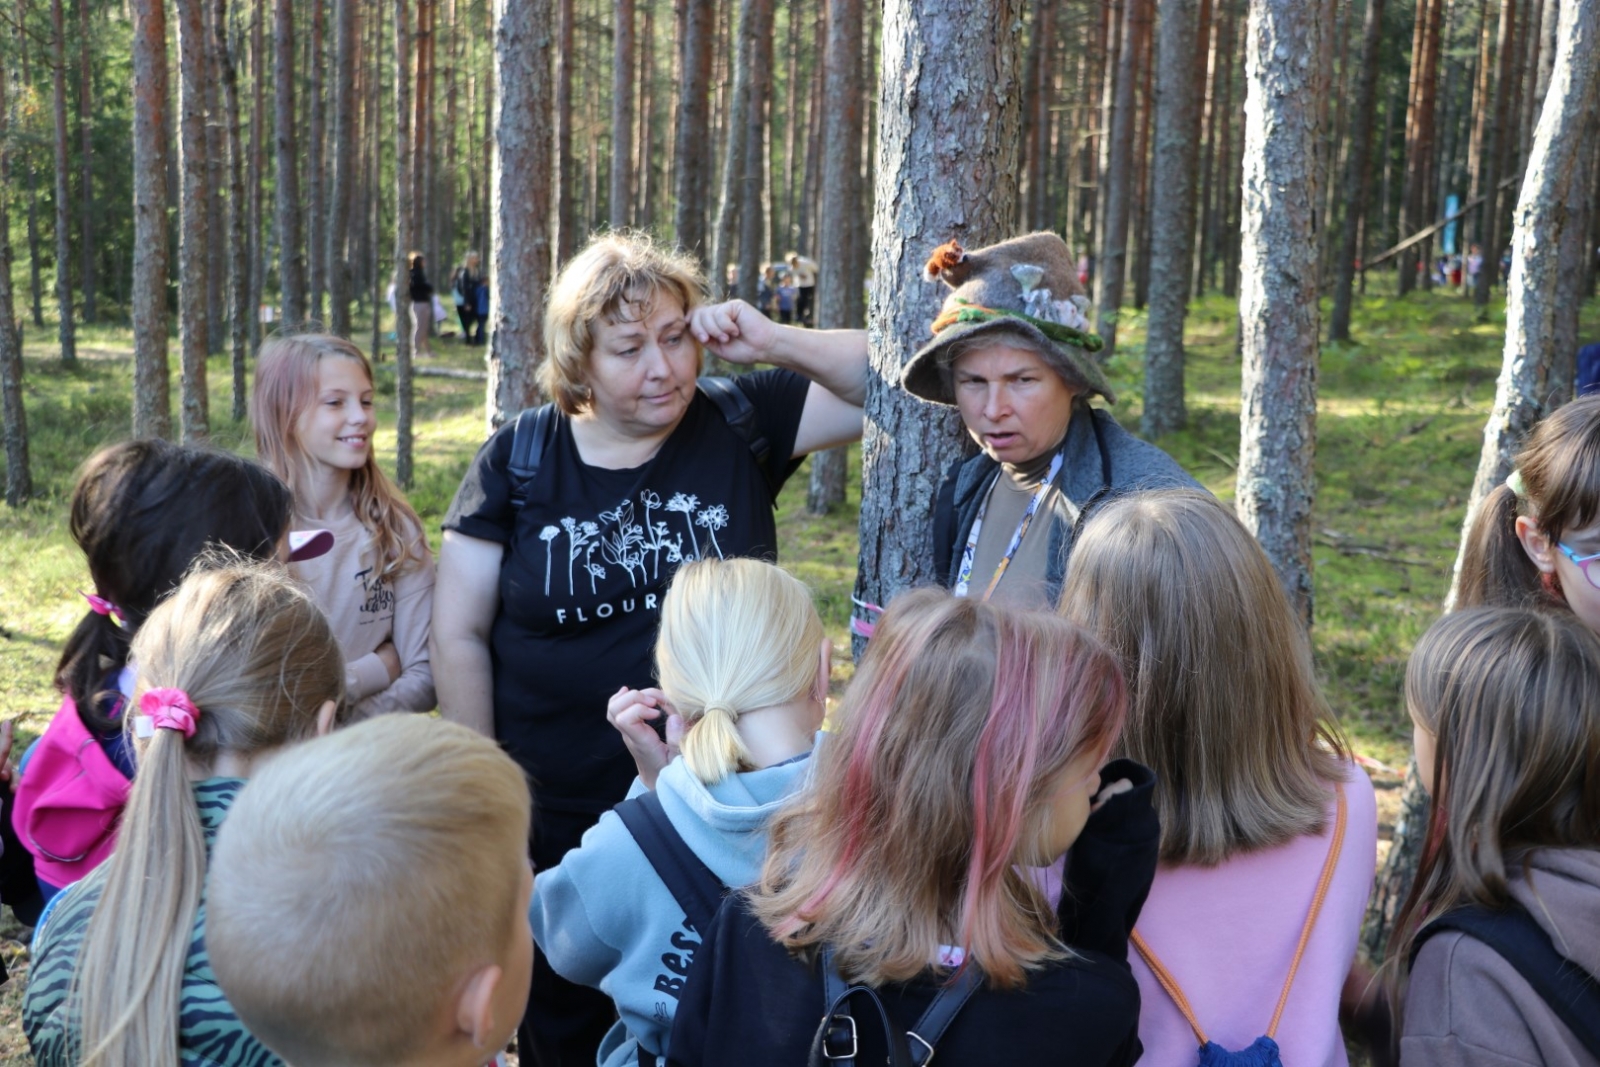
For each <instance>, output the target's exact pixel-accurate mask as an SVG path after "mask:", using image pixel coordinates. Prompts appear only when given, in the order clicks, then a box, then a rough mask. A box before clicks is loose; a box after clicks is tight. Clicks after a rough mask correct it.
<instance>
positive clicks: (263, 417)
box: [250, 333, 428, 578]
mask: <svg viewBox="0 0 1600 1067" xmlns="http://www.w3.org/2000/svg"><path fill="white" fill-rule="evenodd" d="M324 359H353V360H355V361H356V362H357V363H359V364H361V370H362V371H363V372H364V373H365V374H366V376H367V381H368V382H369V383H370V382H371V381H372V364H371V363H369V362H367V357H366V353H364V352H362V351H361V349H359V348H357V347H356V346H355V345H354V344H353V343H352V342H350V341H347V340H345V339H344V338H343V337H335V336H334V335H332V334H323V333H302V334H294V335H291V336H288V337H273V338H269V339H268V340H266V341H263V342H262V344H261V351H260V352H259V353H258V354H257V356H256V388H255V392H254V393H252V394H251V395H250V423H251V426H252V427H253V428H254V429H255V434H256V454H257V455H258V456H259V457H260V458H261V462H263V463H265V464H266V465H267V466H268V467H270V468H271V469H272V471H273V473H275V474H277V476H278V477H279V478H282V479H283V481H284V483H285V484H286V485H288V486H289V490H290V491H291V492H292V493H293V494H294V497H295V500H296V501H297V502H298V501H299V500H300V499H301V493H302V491H303V489H304V485H305V478H306V473H305V472H306V465H307V460H306V457H305V454H304V452H303V451H302V450H301V448H300V441H299V438H298V436H297V432H296V428H295V427H296V424H297V423H298V422H299V421H300V416H301V415H302V414H303V413H304V412H305V410H306V409H307V408H309V407H310V406H311V405H312V404H314V403H316V399H317V367H318V365H319V364H321V362H322V361H323V360H324ZM350 503H351V505H352V506H353V507H354V508H355V512H356V515H357V517H359V518H360V519H361V525H363V526H365V527H366V528H367V531H368V532H369V533H371V534H372V547H373V550H374V551H373V555H374V559H373V560H372V563H373V565H374V566H376V567H377V568H378V570H379V572H380V574H381V575H382V576H383V577H385V578H387V577H392V576H393V575H395V574H397V573H399V572H400V571H402V570H404V569H406V568H407V567H409V566H410V565H411V564H413V563H418V562H421V560H422V559H423V558H424V555H425V553H426V552H427V551H428V546H427V541H426V539H425V538H424V537H423V533H422V520H421V519H419V518H417V513H416V511H414V510H413V509H412V507H411V505H410V503H408V502H407V501H406V498H405V496H404V494H402V493H401V492H400V490H399V489H398V488H397V487H396V486H395V484H394V483H393V482H392V481H390V480H389V476H388V475H387V474H385V473H384V472H383V468H382V467H380V466H378V457H377V452H376V450H375V449H373V448H371V447H370V444H369V447H368V449H367V462H366V464H365V465H363V466H362V467H361V468H360V469H358V470H356V471H353V472H352V473H351V475H350Z"/></svg>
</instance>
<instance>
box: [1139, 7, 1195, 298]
mask: <svg viewBox="0 0 1600 1067" xmlns="http://www.w3.org/2000/svg"><path fill="white" fill-rule="evenodd" d="M1155 4H1156V0H1148V2H1147V4H1146V5H1145V6H1144V8H1143V9H1142V11H1143V17H1142V18H1141V19H1140V21H1139V94H1138V96H1139V103H1138V111H1139V118H1138V122H1137V129H1138V132H1137V133H1136V134H1135V135H1134V141H1133V206H1132V211H1131V213H1130V215H1129V217H1128V224H1129V226H1130V228H1131V229H1132V238H1131V240H1130V242H1129V243H1130V245H1131V247H1132V248H1133V249H1134V259H1133V268H1132V270H1131V271H1130V273H1131V274H1132V276H1133V306H1134V307H1135V308H1138V309H1140V310H1143V309H1144V306H1145V304H1146V303H1147V302H1148V301H1149V298H1150V197H1151V189H1150V128H1151V126H1152V125H1153V123H1152V122H1151V119H1152V118H1153V116H1154V111H1155V108H1154V106H1153V104H1154V96H1155V94H1154V91H1153V89H1154V86H1153V84H1152V83H1153V75H1154V73H1155V71H1154V69H1153V68H1154V64H1153V62H1152V60H1153V59H1154V58H1155V40H1154V38H1155V35H1154V34H1153V33H1152V32H1151V29H1152V23H1153V22H1154V12H1155ZM1184 88H1185V91H1186V92H1187V91H1188V88H1189V87H1188V86H1185V87H1184Z"/></svg>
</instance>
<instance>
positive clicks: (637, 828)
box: [611, 790, 983, 1067]
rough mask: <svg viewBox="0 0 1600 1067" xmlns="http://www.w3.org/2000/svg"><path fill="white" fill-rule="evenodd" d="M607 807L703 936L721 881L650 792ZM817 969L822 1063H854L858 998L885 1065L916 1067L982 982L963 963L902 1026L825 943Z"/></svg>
mask: <svg viewBox="0 0 1600 1067" xmlns="http://www.w3.org/2000/svg"><path fill="white" fill-rule="evenodd" d="M611 810H612V811H614V812H616V813H617V818H619V819H621V820H622V825H623V826H625V827H627V830H628V833H630V834H632V835H633V839H634V841H636V842H637V843H638V845H639V851H641V852H643V853H644V858H645V859H647V860H649V861H650V866H651V867H653V868H654V869H655V872H656V874H657V875H658V876H660V878H661V881H662V882H664V883H666V886H667V889H668V891H669V892H671V893H672V898H673V899H674V900H676V901H677V902H678V907H680V908H682V909H683V914H684V917H685V918H687V919H688V920H689V924H690V925H691V926H693V927H694V928H695V932H697V933H698V934H699V935H700V936H701V937H705V935H706V932H707V931H708V930H710V929H711V922H712V920H713V919H714V918H715V917H716V913H717V908H718V907H720V906H721V904H722V900H723V898H724V897H725V896H726V895H727V893H728V887H727V886H725V885H723V884H722V880H721V879H719V878H718V877H717V876H716V875H715V874H713V873H712V872H711V868H709V867H707V866H706V865H705V863H704V861H702V860H701V859H700V857H699V856H697V855H695V854H694V852H693V850H691V849H690V848H689V846H688V844H687V843H685V841H684V840H683V836H682V835H681V834H679V833H678V831H677V829H676V828H675V827H674V826H673V825H672V822H671V821H670V820H669V819H668V818H667V813H666V811H664V810H663V809H662V807H661V798H660V796H658V795H657V794H656V793H655V792H654V791H653V790H652V791H650V792H647V793H644V794H643V795H641V796H637V797H634V798H633V799H632V800H625V801H623V802H622V803H621V804H618V805H617V806H616V807H615V808H612V809H611ZM822 972H823V973H822V980H823V990H824V993H825V994H826V997H827V1001H828V1011H827V1014H826V1015H824V1016H823V1017H822V1022H821V1023H820V1024H819V1025H818V1026H817V1031H816V1034H815V1036H814V1037H813V1038H812V1042H811V1054H810V1060H809V1061H808V1062H809V1063H810V1064H812V1065H813V1067H825V1065H826V1064H830V1063H831V1064H837V1065H838V1067H854V1064H855V1060H856V1053H857V1047H858V1040H857V1038H858V1027H857V1023H856V1020H855V1017H854V1016H853V1015H852V1014H851V1011H850V1004H851V1002H852V1001H858V1002H859V1001H864V1002H866V1003H867V1004H869V1005H870V1006H871V1007H872V1008H873V1009H874V1011H873V1014H875V1015H876V1017H877V1019H878V1021H879V1024H880V1025H881V1026H882V1032H883V1035H884V1041H885V1043H886V1045H887V1046H888V1049H889V1063H890V1067H923V1065H924V1064H926V1063H927V1062H928V1061H929V1060H931V1059H932V1058H933V1050H934V1045H935V1044H937V1043H938V1041H939V1038H940V1037H942V1036H943V1035H944V1032H945V1029H946V1028H947V1027H948V1026H949V1025H950V1022H951V1020H953V1019H954V1018H955V1017H956V1013H957V1012H959V1011H960V1010H961V1008H962V1006H963V1005H965V1004H966V1002H967V999H968V998H969V997H971V996H972V994H973V992H974V991H975V990H976V989H977V988H978V986H979V985H981V984H982V983H983V972H982V971H980V970H979V969H978V968H977V966H975V965H972V966H968V967H966V968H964V969H963V970H962V971H961V972H960V973H959V974H958V975H957V976H956V980H955V981H954V982H953V983H951V984H950V985H948V986H946V987H944V988H943V989H940V990H939V992H938V993H937V994H935V996H934V998H933V1003H931V1004H929V1005H928V1010H927V1011H925V1012H923V1013H922V1017H921V1018H919V1019H918V1020H917V1022H916V1026H915V1027H914V1028H913V1029H912V1030H909V1031H902V1030H900V1029H899V1028H897V1027H896V1026H895V1025H894V1024H893V1023H892V1022H891V1021H890V1019H889V1013H888V1012H887V1011H886V1010H884V1007H883V1002H882V1001H881V1000H879V999H878V994H877V993H876V992H875V991H874V990H872V989H871V988H869V987H867V986H863V985H856V986H852V985H850V984H848V983H847V982H845V980H844V979H843V978H842V977H840V975H839V970H838V968H837V967H835V966H834V962H833V950H832V949H831V948H828V947H824V948H823V950H822ZM868 1018H869V1019H870V1018H871V1016H868ZM912 1040H914V1041H915V1042H916V1046H915V1047H911V1045H910V1042H911V1041H912ZM657 1062H658V1061H657V1060H656V1057H655V1056H653V1055H652V1054H650V1053H649V1052H647V1051H645V1050H644V1049H642V1048H641V1049H639V1067H656V1064H657Z"/></svg>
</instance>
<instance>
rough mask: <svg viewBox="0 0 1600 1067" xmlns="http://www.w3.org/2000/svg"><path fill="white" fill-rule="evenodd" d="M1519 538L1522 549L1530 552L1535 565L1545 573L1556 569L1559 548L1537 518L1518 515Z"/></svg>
mask: <svg viewBox="0 0 1600 1067" xmlns="http://www.w3.org/2000/svg"><path fill="white" fill-rule="evenodd" d="M1517 540H1518V541H1521V542H1522V551H1524V552H1526V553H1527V554H1528V558H1529V559H1530V560H1532V561H1533V565H1534V566H1535V567H1538V568H1539V570H1540V571H1542V572H1543V573H1545V574H1550V573H1553V572H1554V571H1555V569H1556V552H1557V551H1558V550H1557V548H1556V546H1555V545H1554V544H1553V543H1552V542H1551V540H1550V538H1549V537H1548V536H1547V535H1546V534H1545V532H1544V531H1543V530H1541V529H1540V528H1539V523H1538V522H1537V521H1536V520H1534V519H1533V518H1532V517H1530V516H1527V515H1518V516H1517Z"/></svg>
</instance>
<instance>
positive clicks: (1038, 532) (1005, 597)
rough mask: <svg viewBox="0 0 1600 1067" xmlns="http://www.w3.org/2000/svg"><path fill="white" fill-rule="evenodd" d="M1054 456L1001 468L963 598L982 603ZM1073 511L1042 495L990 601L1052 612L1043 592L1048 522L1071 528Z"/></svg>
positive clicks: (1050, 493)
mask: <svg viewBox="0 0 1600 1067" xmlns="http://www.w3.org/2000/svg"><path fill="white" fill-rule="evenodd" d="M1055 455H1056V454H1055V450H1054V449H1052V450H1050V451H1049V452H1046V453H1045V454H1044V455H1043V456H1040V457H1038V458H1036V459H1034V460H1032V461H1030V462H1028V463H1024V464H1019V465H1016V466H1013V465H1012V464H1009V463H1003V464H1001V465H1000V475H999V477H997V478H996V479H995V482H994V487H993V488H992V489H990V490H989V505H988V507H987V509H986V510H985V511H984V516H983V529H982V530H980V531H979V532H978V546H977V549H976V550H975V551H974V553H973V556H972V580H971V582H970V583H969V584H968V586H967V595H968V596H975V597H981V596H983V592H984V590H985V589H988V588H989V582H990V581H991V580H992V579H993V578H994V572H995V569H996V568H997V567H999V566H1000V560H1001V559H1002V558H1003V557H1004V556H1005V552H1006V547H1007V546H1008V545H1010V544H1011V535H1012V534H1014V533H1016V531H1017V524H1018V523H1020V522H1021V521H1022V516H1023V514H1024V513H1025V512H1026V511H1027V510H1028V501H1030V500H1032V499H1033V494H1034V493H1035V491H1037V490H1038V488H1039V485H1040V483H1042V482H1043V481H1044V477H1045V475H1046V474H1048V473H1049V471H1050V461H1051V460H1053V459H1055ZM1076 511H1077V509H1076V508H1074V507H1073V506H1072V502H1071V501H1069V500H1068V499H1067V498H1066V497H1064V496H1062V495H1061V491H1060V490H1059V489H1057V488H1056V487H1054V486H1051V487H1050V488H1049V489H1048V490H1046V492H1045V497H1044V499H1043V500H1042V501H1040V503H1039V510H1038V511H1036V512H1034V515H1033V521H1032V522H1030V523H1029V524H1028V532H1027V534H1026V535H1025V536H1024V537H1023V538H1022V544H1021V545H1019V546H1017V552H1016V555H1014V556H1012V557H1011V564H1010V565H1009V566H1008V567H1007V568H1006V573H1005V575H1004V577H1002V578H1001V579H1000V584H999V585H997V586H996V587H995V590H994V594H993V595H992V596H991V597H990V599H991V600H993V601H995V602H996V603H1003V604H1010V605H1012V606H1013V607H1024V608H1042V609H1044V610H1051V609H1053V608H1054V607H1055V605H1054V604H1052V603H1050V600H1049V596H1048V594H1047V591H1046V572H1047V569H1048V567H1049V562H1050V528H1051V527H1052V526H1053V525H1055V523H1053V522H1051V519H1052V517H1059V519H1060V521H1063V522H1065V523H1066V524H1067V525H1068V526H1071V525H1072V523H1073V522H1074V521H1076V519H1077V514H1076ZM961 547H962V549H963V550H965V548H966V546H965V545H962V546H961Z"/></svg>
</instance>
